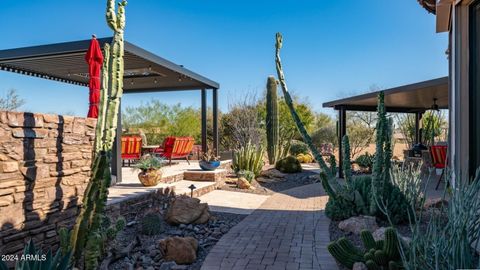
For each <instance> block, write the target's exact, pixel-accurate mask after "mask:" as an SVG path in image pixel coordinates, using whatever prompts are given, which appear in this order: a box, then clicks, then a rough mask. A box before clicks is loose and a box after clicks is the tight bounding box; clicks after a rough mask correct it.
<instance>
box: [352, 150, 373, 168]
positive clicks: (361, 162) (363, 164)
mask: <svg viewBox="0 0 480 270" xmlns="http://www.w3.org/2000/svg"><path fill="white" fill-rule="evenodd" d="M374 159H375V155H371V154H369V153H368V152H366V153H365V154H363V155H360V156H358V157H357V158H356V159H355V163H357V165H358V166H360V168H362V169H365V170H367V172H371V171H372V167H373V161H374Z"/></svg>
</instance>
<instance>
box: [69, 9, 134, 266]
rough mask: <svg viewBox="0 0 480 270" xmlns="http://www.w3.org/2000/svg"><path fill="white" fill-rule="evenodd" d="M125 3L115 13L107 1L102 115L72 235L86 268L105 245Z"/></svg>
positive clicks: (120, 86) (120, 85) (120, 88)
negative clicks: (104, 224)
mask: <svg viewBox="0 0 480 270" xmlns="http://www.w3.org/2000/svg"><path fill="white" fill-rule="evenodd" d="M126 5H127V2H126V1H125V0H123V1H122V2H120V3H119V4H118V11H117V13H115V0H107V12H106V19H107V24H108V26H109V27H110V28H111V29H112V30H113V31H114V35H113V40H112V43H111V45H109V44H105V47H104V61H103V66H102V90H101V96H100V113H99V116H98V120H97V126H96V130H95V142H94V143H95V145H94V151H93V161H92V165H91V172H92V173H91V178H90V181H89V183H88V186H87V188H86V189H85V193H84V197H83V203H82V206H81V208H80V213H79V215H78V217H77V220H76V223H75V226H74V228H73V230H72V232H71V238H70V248H71V249H72V252H73V254H74V260H75V262H76V263H77V264H78V262H79V260H80V258H82V257H84V258H85V269H95V268H96V267H97V265H98V258H99V256H100V255H101V248H102V245H103V242H102V240H103V237H104V235H103V234H102V228H101V227H102V220H103V219H104V210H105V205H106V201H107V196H108V187H109V186H110V182H111V173H110V161H111V159H112V146H113V142H114V139H115V136H116V129H117V117H118V110H119V106H120V99H121V97H122V94H123V72H124V66H123V55H124V40H123V32H124V29H125V6H126Z"/></svg>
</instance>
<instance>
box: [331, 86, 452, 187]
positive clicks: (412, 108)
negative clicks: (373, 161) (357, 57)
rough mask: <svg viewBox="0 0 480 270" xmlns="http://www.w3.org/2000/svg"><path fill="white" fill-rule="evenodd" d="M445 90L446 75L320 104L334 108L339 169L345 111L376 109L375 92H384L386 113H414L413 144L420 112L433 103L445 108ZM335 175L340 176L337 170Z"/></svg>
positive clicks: (417, 140) (419, 130) (417, 135)
mask: <svg viewBox="0 0 480 270" xmlns="http://www.w3.org/2000/svg"><path fill="white" fill-rule="evenodd" d="M448 89H449V86H448V77H442V78H438V79H433V80H428V81H423V82H418V83H414V84H408V85H403V86H399V87H394V88H390V89H385V90H381V91H377V92H370V93H367V94H363V95H358V96H353V97H348V98H344V99H338V100H334V101H330V102H326V103H323V107H324V108H333V109H335V110H337V111H338V131H337V134H338V145H339V168H342V163H343V162H342V161H343V155H342V144H341V142H342V138H343V136H344V135H345V134H346V133H347V121H346V118H347V111H369V112H373V111H376V110H377V97H378V93H379V92H384V94H385V109H386V111H387V112H392V113H412V114H415V143H418V142H420V141H421V128H420V121H421V120H422V115H423V114H424V113H425V111H427V110H429V109H430V108H432V105H433V104H436V105H437V106H438V109H448V99H449V91H448ZM339 176H340V177H341V178H342V177H343V173H342V170H341V169H340V170H339Z"/></svg>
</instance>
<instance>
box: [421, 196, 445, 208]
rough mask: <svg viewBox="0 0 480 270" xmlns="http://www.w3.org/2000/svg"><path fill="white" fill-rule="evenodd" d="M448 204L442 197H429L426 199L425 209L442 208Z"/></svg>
mask: <svg viewBox="0 0 480 270" xmlns="http://www.w3.org/2000/svg"><path fill="white" fill-rule="evenodd" d="M447 206H448V201H447V200H445V199H442V198H429V199H427V200H426V201H425V204H424V205H423V208H424V209H429V208H437V209H438V208H442V207H447Z"/></svg>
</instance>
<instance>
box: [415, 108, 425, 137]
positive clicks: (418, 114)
mask: <svg viewBox="0 0 480 270" xmlns="http://www.w3.org/2000/svg"><path fill="white" fill-rule="evenodd" d="M422 116H423V112H416V113H415V144H418V143H420V142H421V141H422V127H421V121H422Z"/></svg>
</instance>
